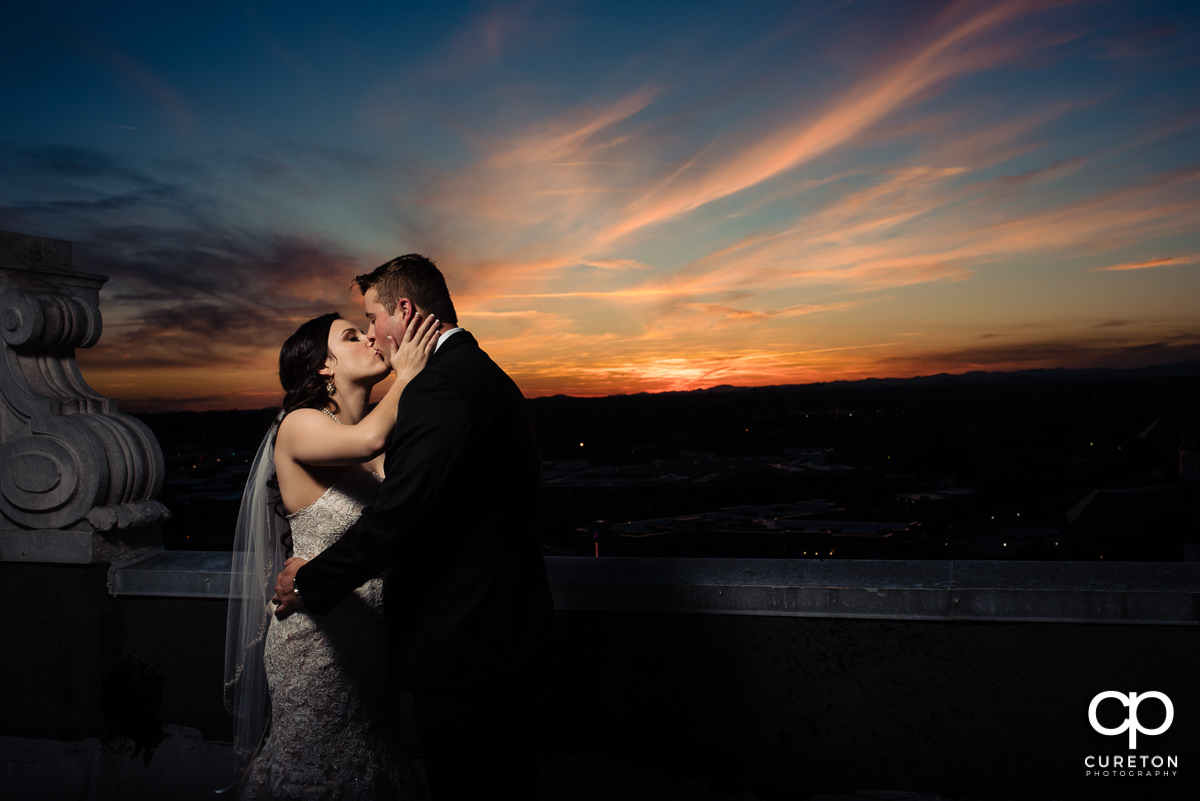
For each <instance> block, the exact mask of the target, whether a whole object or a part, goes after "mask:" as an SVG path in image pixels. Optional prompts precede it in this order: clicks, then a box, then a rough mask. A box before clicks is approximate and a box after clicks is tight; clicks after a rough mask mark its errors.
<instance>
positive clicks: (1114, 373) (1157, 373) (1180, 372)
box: [553, 359, 1200, 398]
mask: <svg viewBox="0 0 1200 801" xmlns="http://www.w3.org/2000/svg"><path fill="white" fill-rule="evenodd" d="M1184 377H1198V378H1200V359H1192V360H1191V361H1186V362H1176V363H1174V364H1155V365H1150V366H1147V367H1133V368H1125V369H1123V368H1115V367H1094V368H1086V369H1074V368H1066V367H1055V368H1049V369H1035V370H1013V371H1007V372H1005V371H986V370H972V371H971V372H968V373H937V374H935V375H925V376H914V377H912V378H863V379H859V380H857V381H822V382H814V383H810V384H772V385H769V386H761V387H738V386H733V385H731V384H719V385H717V386H714V387H706V388H704V389H692V390H680V391H675V392H654V393H649V392H639V393H634V395H695V394H706V393H737V392H762V391H764V390H766V391H792V390H797V389H855V388H863V389H869V388H875V387H903V386H912V387H931V386H943V387H944V386H967V385H979V384H1000V383H1004V384H1029V383H1050V382H1061V381H1106V380H1125V379H1137V378H1184ZM553 397H556V398H562V397H569V396H566V395H555V396H553ZM609 397H627V396H624V395H611V396H609Z"/></svg>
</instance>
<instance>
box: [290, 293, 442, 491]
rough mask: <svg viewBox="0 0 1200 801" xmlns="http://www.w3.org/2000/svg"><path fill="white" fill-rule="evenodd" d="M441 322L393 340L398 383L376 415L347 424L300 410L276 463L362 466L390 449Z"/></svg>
mask: <svg viewBox="0 0 1200 801" xmlns="http://www.w3.org/2000/svg"><path fill="white" fill-rule="evenodd" d="M438 325H439V324H438V321H437V320H435V319H434V318H433V316H432V315H427V316H426V317H425V318H424V319H423V320H421V321H420V323H419V324H418V321H417V319H416V318H413V320H412V322H410V323H409V325H408V328H407V329H406V330H405V332H404V336H403V339H402V341H401V342H400V343H399V344H397V343H395V342H394V341H393V340H392V339H391V337H389V338H388V341H389V350H390V353H389V356H390V361H391V363H392V369H393V370H395V372H396V380H395V381H394V382H392V386H391V387H390V388H389V389H388V391H387V393H386V394H385V395H384V396H383V398H382V400H380V401H379V403H378V404H377V405H376V406H375V408H374V409H372V410H371V413H370V414H368V415H367V416H366V417H364V418H363V419H362V420H360V421H359V422H358V423H356V424H354V425H343V424H340V423H338V422H337V421H335V420H334V419H332V418H331V417H329V416H328V415H326V414H324V413H322V412H321V411H319V410H317V409H297V410H295V411H294V412H292V413H290V414H288V415H287V416H286V417H284V418H283V422H282V423H280V424H279V434H278V435H277V439H276V445H275V448H276V457H275V458H276V461H277V462H278V461H280V458H281V457H282V458H284V459H291V460H293V461H296V462H299V463H301V464H307V465H313V466H316V467H335V466H340V465H350V464H361V463H362V462H366V461H369V460H371V459H374V458H375V457H376V456H378V455H379V454H381V453H383V451H384V449H385V448H386V447H387V441H388V435H389V434H391V431H392V428H393V427H394V426H395V425H396V408H397V406H399V404H400V394H401V393H402V392H404V388H405V387H406V386H408V382H409V381H411V380H412V378H413V376H415V375H416V374H417V373H419V372H421V368H423V367H424V366H425V362H426V361H428V360H429V356H430V354H432V353H433V351H434V348H435V347H436V345H437V340H438Z"/></svg>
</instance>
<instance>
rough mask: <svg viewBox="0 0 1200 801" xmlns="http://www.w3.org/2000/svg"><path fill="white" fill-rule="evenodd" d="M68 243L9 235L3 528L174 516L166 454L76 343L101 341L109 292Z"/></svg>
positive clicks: (100, 525) (0, 437)
mask: <svg viewBox="0 0 1200 801" xmlns="http://www.w3.org/2000/svg"><path fill="white" fill-rule="evenodd" d="M70 248H71V246H70V243H68V242H59V241H56V240H48V239H41V238H37V237H28V236H22V235H19V234H8V233H4V232H0V338H3V343H4V356H3V363H2V364H0V391H2V393H3V406H0V443H2V448H0V516H2V517H3V520H0V525H2V526H3V527H5V528H9V529H12V528H21V529H34V530H59V531H62V530H76V531H80V530H83V531H87V530H90V531H95V532H108V531H113V530H116V529H126V528H133V527H139V526H144V525H148V524H152V523H157V522H160V521H162V520H164V519H165V518H166V517H167V516H168V514H169V513H168V512H167V509H166V507H164V506H163V505H162V504H161V503H159V502H158V501H155V500H153V498H154V496H155V495H157V494H158V492H159V490H160V489H161V488H162V479H163V456H162V449H161V448H160V447H159V444H158V441H157V440H156V439H155V438H154V435H153V434H152V433H151V432H150V430H149V429H148V428H147V427H146V426H145V424H143V423H142V422H141V421H139V420H137V419H135V418H133V417H130V416H129V415H126V414H121V413H119V412H117V410H116V401H114V400H112V399H110V398H106V397H104V396H102V395H100V394H98V393H97V392H96V391H95V390H93V389H92V388H91V387H89V386H88V385H87V382H86V381H84V379H83V376H82V375H81V374H80V372H79V365H78V364H77V363H76V361H75V348H86V347H91V346H92V345H95V344H96V342H97V341H98V340H99V339H100V330H101V318H100V307H99V296H100V287H101V285H102V284H103V283H104V282H105V281H107V280H108V279H107V278H106V277H104V276H100V275H92V274H88V273H80V272H75V271H73V270H71V269H70V259H71V250H70Z"/></svg>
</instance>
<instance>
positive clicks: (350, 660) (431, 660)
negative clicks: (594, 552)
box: [225, 254, 552, 801]
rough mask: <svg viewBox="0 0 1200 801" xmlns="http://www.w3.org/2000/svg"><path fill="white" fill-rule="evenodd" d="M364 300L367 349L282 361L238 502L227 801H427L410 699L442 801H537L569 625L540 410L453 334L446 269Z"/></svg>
mask: <svg viewBox="0 0 1200 801" xmlns="http://www.w3.org/2000/svg"><path fill="white" fill-rule="evenodd" d="M354 282H355V284H356V285H357V287H358V289H359V290H361V292H362V295H363V306H364V310H365V312H366V317H367V320H368V321H369V326H368V327H367V330H366V331H365V332H363V331H362V330H360V329H359V327H358V326H356V325H355V324H354V323H352V322H350V321H349V320H346V319H343V318H342V317H340V316H339V315H338V314H336V313H332V314H326V315H323V316H321V317H317V318H315V319H313V320H309V321H308V322H306V323H304V324H303V325H302V326H300V328H299V329H298V330H297V331H296V332H295V333H294V334H292V336H291V337H289V338H288V340H287V341H286V342H285V343H284V345H283V348H282V350H281V351H280V354H279V380H280V382H281V383H282V384H283V389H284V398H283V403H282V407H283V408H282V411H281V412H280V415H279V417H278V418H277V419H276V421H275V423H274V424H273V425H272V426H271V428H270V430H269V431H268V432H267V435H266V437H265V438H264V440H263V443H262V445H261V447H260V448H259V451H258V455H257V457H256V458H255V460H254V462H253V464H252V467H251V471H250V476H249V478H248V480H247V483H246V491H245V494H244V496H243V498H242V505H241V510H240V513H239V519H238V526H237V532H236V540H235V543H234V556H233V568H232V572H231V581H230V604H229V619H228V627H227V631H226V655H225V662H226V667H225V673H226V676H225V678H226V685H225V690H226V692H225V695H226V703H227V705H229V706H230V708H231V709H232V710H233V711H234V712H235V714H236V735H235V743H234V745H235V749H234V750H235V757H236V761H237V763H238V764H237V767H238V769H239V770H240V771H241V776H240V778H239V779H238V781H237V782H236V783H235V784H234V785H233V786H232V788H231V792H232V795H233V796H234V797H236V798H246V799H250V798H253V799H276V798H288V799H293V798H294V799H419V798H422V797H424V796H425V795H426V789H425V787H423V786H422V783H421V781H420V779H419V778H418V776H417V772H416V771H415V770H414V764H415V763H414V762H413V760H412V758H411V757H410V754H409V749H408V746H406V745H405V744H404V743H403V742H402V741H401V738H400V733H399V730H398V726H397V718H398V717H399V709H400V706H399V698H398V693H397V691H398V690H408V691H411V692H412V718H413V726H414V728H415V732H416V737H417V740H418V742H419V744H420V751H421V755H422V761H423V764H424V773H425V782H426V784H427V786H428V796H429V797H430V798H431V799H433V801H445V800H446V799H470V800H471V801H479V800H480V799H490V798H495V799H501V798H503V799H532V798H534V797H535V796H536V785H537V774H536V762H535V759H534V750H533V723H532V721H533V717H534V712H535V700H536V699H535V677H536V675H537V673H538V669H539V667H540V665H541V662H542V659H543V656H544V654H545V651H546V645H547V642H548V639H549V635H550V629H551V614H552V604H551V599H550V588H549V584H548V582H547V580H546V571H545V565H544V562H543V559H542V551H541V546H540V544H539V541H538V537H537V531H538V526H537V518H536V509H537V505H538V496H539V485H540V474H541V460H540V456H539V452H538V447H537V443H536V440H535V436H534V431H533V424H532V421H531V418H530V416H529V411H528V408H527V406H526V401H525V399H524V397H523V396H522V395H521V392H520V390H519V389H518V388H517V385H516V384H515V383H513V381H512V379H510V378H509V377H508V376H507V375H506V374H505V373H504V371H503V370H501V369H500V368H499V367H498V366H497V365H496V363H495V362H493V361H492V360H491V359H490V358H489V357H488V355H487V354H486V353H484V351H483V350H482V349H480V347H479V343H478V342H476V340H475V338H474V337H473V336H472V335H471V334H470V333H468V332H467V331H465V330H463V329H462V328H460V327H458V318H457V316H456V314H455V311H454V304H453V302H452V300H451V298H450V293H449V290H448V289H447V287H446V281H445V278H444V277H443V275H442V273H441V272H440V271H439V270H438V268H437V267H436V266H435V265H434V263H433V262H432V261H431V260H429V259H428V258H426V257H424V256H420V255H417V254H409V255H406V256H400V257H398V258H395V259H392V260H391V261H389V262H387V263H386V264H383V265H382V266H380V267H378V268H377V269H375V270H374V271H373V272H370V273H366V274H364V275H360V276H358V277H357V278H355V279H354ZM392 370H394V371H395V373H396V381H395V382H394V383H393V385H392V386H391V387H390V388H389V389H388V391H387V393H386V394H385V395H384V396H383V398H382V399H381V400H380V401H379V403H378V404H377V405H376V406H375V408H374V409H371V408H370V396H371V390H372V388H373V387H374V386H375V385H376V384H377V383H379V382H380V381H382V380H383V379H384V378H385V377H386V376H387V374H388V372H389V371H392ZM278 571H282V572H278ZM277 572H278V575H276V574H277Z"/></svg>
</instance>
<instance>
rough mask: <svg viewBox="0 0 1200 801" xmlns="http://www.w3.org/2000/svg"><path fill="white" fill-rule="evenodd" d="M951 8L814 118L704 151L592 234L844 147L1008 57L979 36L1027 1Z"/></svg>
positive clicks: (672, 211)
mask: <svg viewBox="0 0 1200 801" xmlns="http://www.w3.org/2000/svg"><path fill="white" fill-rule="evenodd" d="M963 7H965V6H960V7H953V8H952V9H951V10H950V11H948V12H947V13H946V14H945V15H944V16H943V19H942V20H940V21H939V22H938V23H935V25H934V26H933V27H934V28H935V29H936V28H938V27H943V30H940V31H935V33H934V35H933V36H932V37H931V38H930V39H929V40H927V41H921V42H918V43H916V44H915V45H914V46H913V47H912V48H911V49H910V50H909V52H906V53H904V54H903V55H901V56H900V57H899V58H896V59H895V60H893V61H891V62H890V63H879V64H875V65H873V66H872V69H871V72H870V74H869V75H868V76H867V77H865V78H864V79H863V80H862V81H860V83H859V84H858V85H857V86H855V87H852V88H851V89H850V90H849V91H847V92H846V93H844V95H843V96H841V97H838V98H837V100H836V101H835V102H834V103H833V104H832V105H831V106H830V107H829V108H827V109H826V110H825V111H824V112H822V113H820V114H818V115H817V116H816V118H815V119H805V120H802V121H800V122H797V123H794V124H792V125H789V126H785V127H783V128H781V129H780V130H778V131H776V132H774V133H773V134H771V135H770V136H768V137H766V138H764V139H762V140H760V141H759V142H757V143H756V144H754V145H752V146H750V147H748V148H746V149H745V150H744V151H742V152H740V153H735V154H732V155H730V156H724V157H722V158H721V159H720V160H719V161H716V162H715V163H713V164H711V166H708V165H707V164H705V162H704V161H703V158H704V157H703V156H701V157H700V158H698V159H697V162H696V166H692V165H688V167H687V168H686V169H683V170H680V172H678V173H676V174H675V175H674V176H672V179H671V180H669V181H668V182H667V183H666V184H665V185H664V186H663V187H662V188H661V189H660V190H659V191H657V192H654V193H652V194H651V195H649V196H647V197H644V198H641V199H639V200H638V201H635V202H634V203H633V204H631V205H630V207H629V209H628V210H627V213H626V215H625V217H624V219H622V220H621V221H620V222H618V223H617V224H616V225H614V226H612V227H611V228H609V229H608V230H607V231H604V232H602V233H601V234H600V235H599V236H598V238H597V239H598V242H599V243H602V244H603V243H607V242H611V241H613V240H616V239H620V238H621V237H624V236H627V235H629V234H631V233H633V232H635V231H637V230H640V229H642V228H645V227H646V226H649V225H653V224H656V223H660V222H663V221H666V220H670V219H673V218H675V217H678V216H680V215H682V214H685V213H687V212H689V211H692V210H694V209H696V208H699V207H700V206H703V205H706V204H708V203H712V202H713V201H714V200H718V199H720V198H724V197H727V196H729V195H732V194H735V193H737V192H741V191H742V190H744V189H747V188H749V187H751V186H755V185H757V184H760V183H762V182H764V181H766V180H768V179H770V178H773V177H775V176H776V175H779V174H781V173H783V172H785V171H789V170H792V169H794V168H796V167H798V166H799V165H801V164H804V163H806V162H809V161H812V160H813V159H815V158H817V157H819V156H821V155H823V154H825V153H827V152H829V151H830V150H832V149H834V148H836V147H841V146H844V145H846V144H847V143H848V142H850V141H852V140H853V139H854V138H855V137H857V136H860V135H861V134H862V133H863V132H864V131H865V130H866V129H867V128H869V127H870V126H871V125H873V124H875V123H877V122H879V121H880V120H882V119H883V118H884V117H886V116H887V115H888V114H890V113H892V112H894V111H896V110H897V109H898V108H900V107H902V106H903V105H905V104H907V103H909V102H912V101H915V100H918V99H921V98H923V97H924V96H925V94H926V93H927V92H929V91H930V90H932V89H933V88H934V87H935V86H937V85H938V84H940V83H942V82H944V81H946V80H948V79H950V78H952V77H955V76H958V75H962V74H965V73H969V72H974V71H977V70H980V69H984V68H986V67H989V66H992V65H994V64H996V63H999V62H1001V61H1003V60H1005V59H1007V58H1011V57H1012V56H1014V55H1015V54H1016V53H1018V52H1020V49H1019V48H1018V47H1017V46H1016V45H1015V44H1009V45H1001V44H989V43H986V42H982V41H981V39H982V38H983V36H984V35H985V34H987V33H989V32H992V31H994V30H996V29H997V28H999V27H1001V26H1002V25H1003V24H1004V23H1006V22H1009V21H1010V20H1012V19H1013V18H1014V17H1017V16H1020V15H1022V14H1024V13H1027V12H1028V11H1030V10H1031V9H1032V8H1033V6H1032V5H1031V4H1029V3H1023V2H1009V3H996V4H987V5H982V6H972V7H971V8H972V9H978V12H977V13H974V14H970V15H965V14H960V13H959V11H960V9H961V8H963Z"/></svg>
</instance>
